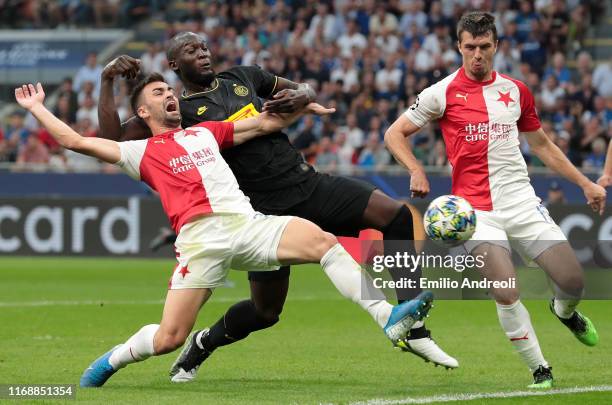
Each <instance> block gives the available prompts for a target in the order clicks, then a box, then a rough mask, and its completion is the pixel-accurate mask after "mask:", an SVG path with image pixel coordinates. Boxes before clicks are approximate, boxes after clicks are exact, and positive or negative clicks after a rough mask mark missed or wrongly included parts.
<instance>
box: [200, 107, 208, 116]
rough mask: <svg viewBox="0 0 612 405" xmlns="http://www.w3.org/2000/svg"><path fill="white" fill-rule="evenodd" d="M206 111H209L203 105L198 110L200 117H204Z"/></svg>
mask: <svg viewBox="0 0 612 405" xmlns="http://www.w3.org/2000/svg"><path fill="white" fill-rule="evenodd" d="M206 110H208V107H207V106H205V105H203V106H201V107H199V108H198V115H202V114H204V113H205V112H206Z"/></svg>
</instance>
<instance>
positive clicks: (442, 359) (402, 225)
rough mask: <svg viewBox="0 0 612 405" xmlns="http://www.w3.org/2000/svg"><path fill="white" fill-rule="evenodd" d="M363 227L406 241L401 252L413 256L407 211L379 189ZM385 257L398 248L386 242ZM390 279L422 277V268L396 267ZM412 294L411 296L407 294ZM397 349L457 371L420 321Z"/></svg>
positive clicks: (400, 295) (405, 295)
mask: <svg viewBox="0 0 612 405" xmlns="http://www.w3.org/2000/svg"><path fill="white" fill-rule="evenodd" d="M363 222H364V227H366V228H373V229H377V230H379V231H381V232H382V234H383V238H384V240H385V241H406V242H407V245H406V246H401V249H402V253H403V252H405V251H407V252H408V253H410V254H416V248H415V245H414V243H413V241H414V224H413V218H412V213H411V211H410V209H409V208H408V207H407V206H406V205H405V204H402V203H401V202H399V201H396V200H394V199H392V198H391V197H389V196H387V195H385V194H384V193H382V192H381V191H379V190H375V191H374V192H373V193H372V195H371V196H370V200H369V201H368V206H367V207H366V209H365V211H364V213H363ZM384 247H385V255H394V254H395V253H396V250H397V249H399V248H400V245H399V244H398V243H397V242H395V243H385V244H384ZM388 271H389V273H390V275H391V277H392V278H393V279H394V280H397V279H399V278H401V277H411V278H414V279H415V280H417V282H418V280H419V279H420V277H421V268H420V267H419V268H418V269H417V270H416V271H414V272H412V273H409V272H406V271H402V270H398V269H395V268H390V269H388ZM396 293H397V299H398V302H399V303H402V302H404V300H406V299H411V298H414V297H415V296H416V295H418V294H419V293H420V290H416V289H414V290H407V291H406V290H398V291H396ZM409 293H411V294H410V295H408V294H409ZM397 347H399V348H400V349H401V350H402V351H405V352H408V353H413V354H415V355H417V356H419V357H421V358H423V359H424V360H426V361H431V362H432V363H433V364H435V365H441V366H444V367H446V368H457V367H459V362H458V361H457V360H456V359H455V358H453V357H451V356H449V355H448V354H447V353H446V352H444V350H442V349H441V348H440V347H439V346H438V345H437V344H436V342H435V341H434V340H433V339H432V338H431V332H430V331H429V330H428V329H427V328H426V327H425V323H424V322H423V321H418V322H415V323H414V325H413V326H412V328H411V329H410V332H409V333H408V335H407V336H406V337H405V338H404V339H401V340H399V341H398V342H397Z"/></svg>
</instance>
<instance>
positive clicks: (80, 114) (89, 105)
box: [76, 96, 98, 127]
mask: <svg viewBox="0 0 612 405" xmlns="http://www.w3.org/2000/svg"><path fill="white" fill-rule="evenodd" d="M76 119H77V122H80V121H82V120H84V119H88V120H89V121H90V122H91V123H92V124H93V126H95V127H97V126H98V108H97V106H96V101H95V100H94V99H93V97H91V96H89V97H86V98H85V99H84V100H83V103H82V104H81V107H80V108H79V110H78V111H77V115H76Z"/></svg>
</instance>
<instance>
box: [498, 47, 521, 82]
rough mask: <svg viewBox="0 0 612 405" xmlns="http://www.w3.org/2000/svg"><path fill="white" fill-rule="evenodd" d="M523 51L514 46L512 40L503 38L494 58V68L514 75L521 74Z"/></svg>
mask: <svg viewBox="0 0 612 405" xmlns="http://www.w3.org/2000/svg"><path fill="white" fill-rule="evenodd" d="M520 58H521V53H520V51H519V50H518V49H516V48H513V47H512V45H511V44H510V41H509V40H507V39H501V40H500V41H499V45H498V48H497V53H496V54H495V57H494V59H493V68H494V69H495V70H497V71H498V72H500V73H505V74H508V75H510V76H512V77H517V76H519V74H520V73H518V69H519V67H520Z"/></svg>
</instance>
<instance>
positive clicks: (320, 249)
mask: <svg viewBox="0 0 612 405" xmlns="http://www.w3.org/2000/svg"><path fill="white" fill-rule="evenodd" d="M313 242H314V243H313V244H312V246H313V256H314V258H316V259H317V260H321V259H322V258H323V256H325V253H327V252H328V251H329V250H330V249H331V248H333V247H334V246H336V245H337V244H338V239H336V237H335V236H334V235H332V234H331V233H329V232H325V231H321V232H320V233H319V234H318V235H317V236H316V238H315V240H314V241H313Z"/></svg>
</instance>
